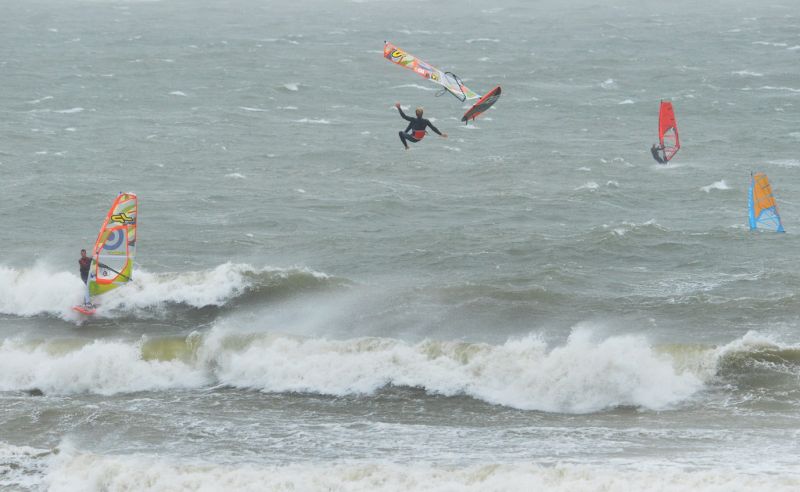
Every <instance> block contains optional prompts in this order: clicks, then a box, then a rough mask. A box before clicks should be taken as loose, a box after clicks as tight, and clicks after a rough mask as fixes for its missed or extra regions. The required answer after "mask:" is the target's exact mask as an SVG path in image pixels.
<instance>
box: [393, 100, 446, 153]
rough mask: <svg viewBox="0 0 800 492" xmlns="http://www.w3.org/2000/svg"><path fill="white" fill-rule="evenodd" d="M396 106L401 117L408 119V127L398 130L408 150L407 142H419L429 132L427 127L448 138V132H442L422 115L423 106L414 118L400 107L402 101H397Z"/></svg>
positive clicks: (418, 109)
mask: <svg viewBox="0 0 800 492" xmlns="http://www.w3.org/2000/svg"><path fill="white" fill-rule="evenodd" d="M394 107H396V108H397V110H398V111H400V117H401V118H403V119H404V120H406V121H408V126H407V127H406V129H405V131H402V132H398V133H399V135H400V141H401V142H403V147H405V148H406V150H408V144H407V143H406V142H412V143H416V142H419V141H420V140H422V139H423V138H424V137H425V134H426V133H427V132H426V131H425V130H426V129H427V128H430V129H431V130H433V131H434V132H435V133H437V134H439V135H441V136H442V138H447V134H446V133H442V132H440V131H439V129H438V128H436V127H435V126H433V123H431V122H430V120H427V119H425V118H423V117H422V108H417V111H416V114H417V117H416V118H412V117H410V116H406V114H405V113H404V112H403V109H402V108H401V107H400V103H396V104H395V105H394Z"/></svg>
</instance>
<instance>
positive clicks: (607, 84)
mask: <svg viewBox="0 0 800 492" xmlns="http://www.w3.org/2000/svg"><path fill="white" fill-rule="evenodd" d="M616 86H617V83H616V82H614V79H606V80H604V81H603V82H601V83H600V87H602V88H603V89H612V88H614V87H616Z"/></svg>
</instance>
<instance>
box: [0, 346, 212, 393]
mask: <svg viewBox="0 0 800 492" xmlns="http://www.w3.org/2000/svg"><path fill="white" fill-rule="evenodd" d="M208 381H209V380H208V379H207V377H206V375H205V373H204V371H203V370H202V369H201V368H198V367H196V366H195V367H192V366H190V365H188V364H186V363H184V362H181V361H178V360H172V361H159V360H150V361H147V360H143V359H142V353H141V347H140V344H139V343H135V344H134V343H126V342H112V341H100V340H96V341H94V342H91V343H89V344H86V345H82V346H79V347H77V348H76V347H74V346H71V344H63V345H61V344H58V343H57V342H51V343H41V344H32V343H31V342H28V341H24V340H12V339H6V340H4V341H3V343H2V344H0V391H9V390H25V389H33V388H36V389H39V390H41V391H43V392H46V393H48V394H75V393H87V392H88V393H97V394H101V395H113V394H117V393H130V392H135V391H143V390H165V389H171V388H194V387H199V386H203V385H205V384H208Z"/></svg>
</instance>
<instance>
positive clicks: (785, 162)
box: [767, 159, 800, 167]
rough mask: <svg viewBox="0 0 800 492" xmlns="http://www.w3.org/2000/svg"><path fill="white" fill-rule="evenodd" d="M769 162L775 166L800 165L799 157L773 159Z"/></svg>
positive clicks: (768, 162)
mask: <svg viewBox="0 0 800 492" xmlns="http://www.w3.org/2000/svg"><path fill="white" fill-rule="evenodd" d="M767 164H773V165H775V166H780V167H798V166H800V160H798V159H773V160H771V161H767Z"/></svg>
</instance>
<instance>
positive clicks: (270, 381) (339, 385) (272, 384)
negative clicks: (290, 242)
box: [198, 329, 702, 413]
mask: <svg viewBox="0 0 800 492" xmlns="http://www.w3.org/2000/svg"><path fill="white" fill-rule="evenodd" d="M228 336H229V335H228V334H226V332H225V331H224V330H215V331H212V333H210V334H209V336H208V337H207V338H206V339H205V340H204V343H203V345H202V347H201V349H200V350H199V353H198V358H199V359H200V360H204V361H206V364H207V365H209V366H213V367H215V368H216V376H217V378H218V380H219V381H220V382H221V383H224V384H227V385H230V386H234V387H242V388H253V389H259V390H262V391H269V392H310V393H322V394H331V395H338V396H342V395H349V394H370V393H373V392H374V391H376V390H378V389H380V388H382V387H384V386H386V385H387V384H392V385H395V386H410V387H420V388H424V389H425V390H426V391H427V392H429V393H432V394H442V395H459V394H467V395H470V396H472V397H475V398H478V399H481V400H484V401H487V402H490V403H495V404H500V405H506V406H510V407H514V408H520V409H531V410H534V409H535V410H544V411H557V412H572V413H584V412H593V411H598V410H602V409H605V408H610V407H616V406H620V405H632V406H641V407H645V408H650V409H663V408H667V407H669V406H671V405H674V404H677V403H679V402H681V401H683V400H684V399H686V398H688V397H689V396H690V395H691V394H693V393H694V392H695V391H697V390H698V389H699V388H700V387H701V386H702V383H701V381H700V380H699V379H698V378H697V377H696V376H694V375H692V374H689V373H677V372H676V371H675V370H674V368H673V367H672V366H671V365H670V361H669V360H668V359H664V358H661V357H660V356H657V355H656V354H655V352H654V351H653V350H652V348H651V347H650V346H649V345H648V344H647V343H646V341H645V340H643V339H641V338H636V337H616V338H609V339H605V340H595V339H594V337H593V336H592V334H591V332H590V331H589V330H582V329H578V330H576V331H575V332H574V333H573V334H572V335H571V336H570V338H569V340H568V342H567V343H566V344H565V345H563V346H560V347H555V348H552V349H550V348H549V347H548V346H547V344H546V343H544V342H543V341H542V340H541V339H539V338H538V337H535V336H530V337H526V338H523V339H518V340H509V341H508V342H506V343H505V344H503V345H486V344H465V343H460V342H436V341H425V342H421V343H418V344H414V345H411V344H408V343H405V342H402V341H398V340H393V339H384V338H367V339H355V340H348V341H330V340H325V339H299V338H292V337H285V336H283V337H262V338H258V339H255V340H253V341H252V343H250V344H249V345H248V346H247V347H245V348H243V349H242V350H237V351H231V350H229V349H227V348H226V347H228V346H229V344H227V343H226V341H227V339H228ZM598 368H602V369H600V370H598Z"/></svg>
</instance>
